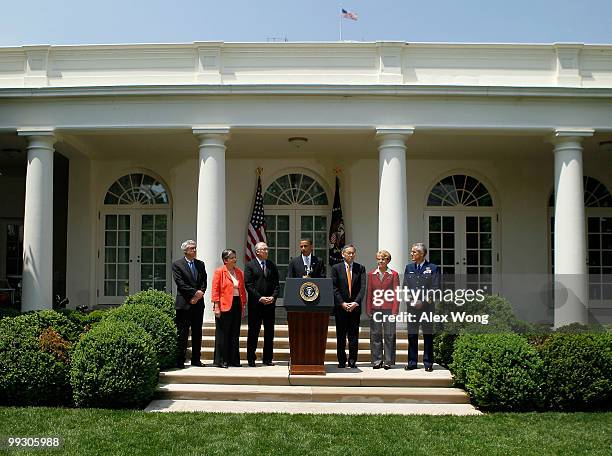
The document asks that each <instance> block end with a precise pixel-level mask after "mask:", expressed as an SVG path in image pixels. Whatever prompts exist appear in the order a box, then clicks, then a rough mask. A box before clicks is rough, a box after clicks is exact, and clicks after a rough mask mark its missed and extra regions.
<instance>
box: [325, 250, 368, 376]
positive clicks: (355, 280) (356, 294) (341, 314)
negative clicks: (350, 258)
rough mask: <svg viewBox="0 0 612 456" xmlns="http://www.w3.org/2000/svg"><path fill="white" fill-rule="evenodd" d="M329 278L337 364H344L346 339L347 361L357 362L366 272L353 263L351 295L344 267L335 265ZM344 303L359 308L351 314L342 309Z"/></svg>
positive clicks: (360, 266) (343, 264)
mask: <svg viewBox="0 0 612 456" xmlns="http://www.w3.org/2000/svg"><path fill="white" fill-rule="evenodd" d="M331 278H332V282H333V285H334V302H335V306H336V307H335V313H336V341H337V352H338V363H339V364H345V363H346V338H347V335H348V341H349V361H354V362H357V352H358V349H359V318H360V315H361V308H362V307H363V298H364V296H365V293H366V271H365V268H364V267H363V266H362V265H360V264H359V263H355V262H353V265H352V272H351V278H352V280H351V293H350V294H349V286H348V277H347V275H346V265H345V263H344V261H343V262H342V263H338V264H335V265H334V266H332V268H331ZM345 302H356V303H357V304H359V306H358V307H357V308H356V309H354V310H353V311H352V312H347V311H346V310H344V309H343V308H342V304H343V303H345Z"/></svg>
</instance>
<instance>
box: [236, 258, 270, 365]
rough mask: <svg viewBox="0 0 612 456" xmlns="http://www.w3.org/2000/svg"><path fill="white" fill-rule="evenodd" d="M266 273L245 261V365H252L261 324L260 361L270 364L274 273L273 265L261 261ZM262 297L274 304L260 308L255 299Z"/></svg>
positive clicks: (260, 305) (256, 264) (251, 262)
mask: <svg viewBox="0 0 612 456" xmlns="http://www.w3.org/2000/svg"><path fill="white" fill-rule="evenodd" d="M265 264H266V272H265V274H264V270H263V269H262V267H261V261H260V260H259V258H255V259H253V260H251V261H249V262H248V263H247V264H246V265H245V266H244V284H245V286H246V290H247V293H248V294H249V298H248V301H247V306H248V311H249V315H248V321H249V335H248V337H247V361H249V362H251V361H253V362H254V361H255V358H256V355H255V351H256V350H257V340H258V339H259V331H260V330H261V323H262V321H263V325H264V349H263V361H264V362H272V358H273V350H274V311H275V309H276V298H278V293H279V284H278V279H279V277H278V269H277V268H276V265H275V264H274V263H273V262H272V261H270V260H265ZM262 296H273V297H274V302H273V303H271V304H262V303H261V302H259V299H260V298H261V297H262Z"/></svg>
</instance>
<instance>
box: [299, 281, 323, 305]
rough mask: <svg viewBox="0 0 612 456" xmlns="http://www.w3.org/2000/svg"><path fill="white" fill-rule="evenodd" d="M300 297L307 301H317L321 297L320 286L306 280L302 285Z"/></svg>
mask: <svg viewBox="0 0 612 456" xmlns="http://www.w3.org/2000/svg"><path fill="white" fill-rule="evenodd" d="M300 297H301V298H302V299H303V300H304V301H306V302H312V301H316V299H317V298H318V297H319V287H318V286H317V284H316V283H313V282H304V283H303V284H302V286H301V287H300Z"/></svg>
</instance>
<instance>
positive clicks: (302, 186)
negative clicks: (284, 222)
mask: <svg viewBox="0 0 612 456" xmlns="http://www.w3.org/2000/svg"><path fill="white" fill-rule="evenodd" d="M264 204H266V205H275V206H291V205H304V206H327V205H328V204H329V203H328V200H327V194H326V193H325V190H324V189H323V187H322V186H321V184H319V183H318V182H317V181H316V180H314V179H313V178H312V177H310V176H307V175H305V174H285V175H284V176H281V177H279V178H278V179H276V180H275V181H274V182H272V183H271V184H270V185H269V186H268V188H267V189H266V193H265V194H264Z"/></svg>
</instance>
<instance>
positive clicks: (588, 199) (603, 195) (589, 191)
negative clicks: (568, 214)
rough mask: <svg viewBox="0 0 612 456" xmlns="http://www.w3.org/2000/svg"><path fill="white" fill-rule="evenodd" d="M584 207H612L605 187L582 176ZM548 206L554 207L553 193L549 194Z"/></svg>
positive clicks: (592, 179)
mask: <svg viewBox="0 0 612 456" xmlns="http://www.w3.org/2000/svg"><path fill="white" fill-rule="evenodd" d="M582 182H583V184H584V207H612V195H611V194H610V192H609V191H608V189H607V188H606V186H605V185H604V184H603V183H601V182H600V181H598V180H597V179H595V178H594V177H590V176H583V178H582ZM548 206H549V207H555V192H554V191H552V192H551V193H550V198H549V199H548Z"/></svg>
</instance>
